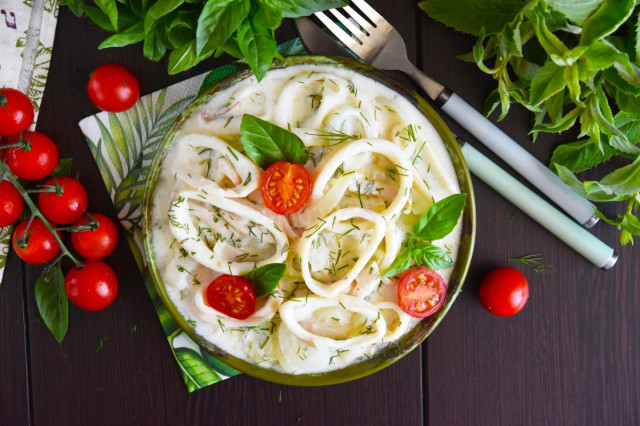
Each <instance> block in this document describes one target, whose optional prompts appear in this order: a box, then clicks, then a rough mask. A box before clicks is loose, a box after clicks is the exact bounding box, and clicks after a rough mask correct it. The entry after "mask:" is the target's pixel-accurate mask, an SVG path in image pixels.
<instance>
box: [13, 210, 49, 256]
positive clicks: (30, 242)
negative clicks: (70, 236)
mask: <svg viewBox="0 0 640 426" xmlns="http://www.w3.org/2000/svg"><path fill="white" fill-rule="evenodd" d="M28 224H29V219H27V220H25V221H23V222H20V224H19V225H18V226H16V228H15V229H14V230H13V249H14V250H15V252H16V254H17V255H18V257H19V258H20V259H22V260H24V261H25V262H27V263H31V264H33V265H39V264H41V263H47V262H49V261H51V260H53V259H54V258H55V257H56V256H57V255H58V253H60V245H59V244H58V242H57V241H56V239H55V237H54V236H53V234H52V233H51V231H49V230H48V229H47V227H46V225H45V224H44V223H42V221H41V220H40V219H38V218H35V219H33V221H32V222H31V226H29V229H28V230H27V232H26V233H25V232H24V231H25V229H26V228H27V225H28Z"/></svg>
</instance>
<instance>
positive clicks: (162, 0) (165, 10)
mask: <svg viewBox="0 0 640 426" xmlns="http://www.w3.org/2000/svg"><path fill="white" fill-rule="evenodd" d="M183 3H184V0H157V1H156V2H155V3H153V5H152V6H151V7H150V8H149V10H148V11H147V15H146V16H145V18H144V32H145V33H149V32H150V31H151V29H152V28H153V27H154V26H155V25H156V24H157V22H158V21H159V20H160V18H162V17H163V16H165V15H167V14H169V13H171V12H172V11H174V10H175V9H177V8H178V7H180V6H181V5H182V4H183Z"/></svg>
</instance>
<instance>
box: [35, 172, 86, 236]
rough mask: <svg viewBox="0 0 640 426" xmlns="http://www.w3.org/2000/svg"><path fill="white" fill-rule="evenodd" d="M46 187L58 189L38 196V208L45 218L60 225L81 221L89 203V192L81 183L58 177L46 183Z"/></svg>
mask: <svg viewBox="0 0 640 426" xmlns="http://www.w3.org/2000/svg"><path fill="white" fill-rule="evenodd" d="M56 183H57V186H56ZM44 186H48V187H52V188H56V190H55V191H53V192H41V193H39V194H38V206H39V207H40V211H41V212H42V214H43V215H44V217H46V218H47V219H49V220H50V221H51V222H53V223H57V224H59V225H68V224H70V223H73V222H75V221H76V220H78V219H80V217H81V216H82V215H83V214H84V211H85V210H86V209H87V204H88V202H89V200H88V198H87V191H86V190H85V189H84V186H82V184H81V183H80V182H78V181H77V180H75V179H73V178H70V177H57V178H51V179H49V180H48V181H46V182H45V184H44Z"/></svg>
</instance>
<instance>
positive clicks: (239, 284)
mask: <svg viewBox="0 0 640 426" xmlns="http://www.w3.org/2000/svg"><path fill="white" fill-rule="evenodd" d="M205 296H206V297H205V300H206V302H207V304H208V305H209V306H211V307H212V308H213V309H215V310H216V311H219V312H222V313H223V314H225V315H229V316H230V317H232V318H236V319H245V318H249V317H250V316H251V314H253V313H254V312H255V310H256V292H255V290H254V289H253V287H252V286H251V281H249V279H248V278H245V277H241V276H237V275H228V274H224V275H220V276H219V277H218V278H216V279H215V280H213V281H212V282H211V284H209V286H208V287H207V289H206V293H205Z"/></svg>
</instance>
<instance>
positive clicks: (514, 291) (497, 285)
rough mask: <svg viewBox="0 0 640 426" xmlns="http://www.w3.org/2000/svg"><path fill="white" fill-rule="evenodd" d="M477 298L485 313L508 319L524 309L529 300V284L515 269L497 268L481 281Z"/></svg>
mask: <svg viewBox="0 0 640 426" xmlns="http://www.w3.org/2000/svg"><path fill="white" fill-rule="evenodd" d="M479 296H480V303H481V304H482V306H484V308H485V309H486V310H487V311H489V312H491V313H492V314H494V315H498V316H501V317H508V316H511V315H515V314H517V313H518V312H520V311H521V310H522V308H524V305H525V304H526V303H527V300H528V299H529V283H527V279H526V278H525V277H524V275H522V274H521V273H520V271H518V270H517V269H513V268H497V269H494V270H493V271H491V272H490V273H489V274H488V275H487V276H486V277H484V279H483V280H482V283H481V284H480V291H479Z"/></svg>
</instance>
